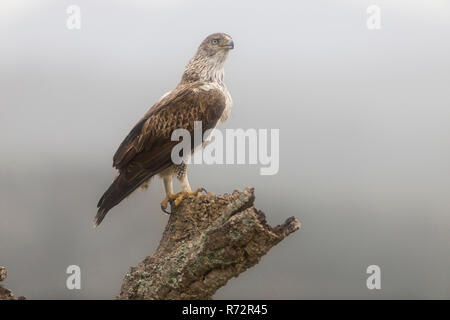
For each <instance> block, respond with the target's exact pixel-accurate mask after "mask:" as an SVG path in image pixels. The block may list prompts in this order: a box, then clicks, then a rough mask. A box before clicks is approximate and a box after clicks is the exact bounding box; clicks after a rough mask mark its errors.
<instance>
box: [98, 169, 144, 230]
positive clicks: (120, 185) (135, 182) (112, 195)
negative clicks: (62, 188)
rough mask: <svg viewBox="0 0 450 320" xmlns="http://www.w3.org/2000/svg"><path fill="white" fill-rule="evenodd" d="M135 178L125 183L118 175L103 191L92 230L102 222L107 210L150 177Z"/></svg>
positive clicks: (124, 179)
mask: <svg viewBox="0 0 450 320" xmlns="http://www.w3.org/2000/svg"><path fill="white" fill-rule="evenodd" d="M136 178H137V179H132V181H127V179H126V178H125V177H123V176H122V175H118V176H117V177H116V179H114V181H113V183H112V184H111V185H110V186H109V188H108V190H106V191H105V193H104V194H103V196H102V197H101V198H100V200H99V201H98V204H97V208H98V211H97V214H96V215H95V218H94V228H95V227H97V226H98V225H99V224H100V223H101V222H102V221H103V219H104V218H105V216H106V214H107V213H108V211H109V210H111V209H112V208H113V207H115V206H116V205H118V204H119V203H120V202H121V201H122V200H123V199H124V198H126V197H127V196H129V195H130V193H132V192H133V191H134V190H136V189H137V188H138V187H139V186H140V185H141V184H142V183H143V182H145V181H146V180H148V179H149V178H150V176H149V175H141V176H139V177H136Z"/></svg>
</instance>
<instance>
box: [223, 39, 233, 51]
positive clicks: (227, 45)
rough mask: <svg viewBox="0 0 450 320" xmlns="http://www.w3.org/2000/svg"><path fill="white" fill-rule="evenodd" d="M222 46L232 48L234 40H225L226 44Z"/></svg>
mask: <svg viewBox="0 0 450 320" xmlns="http://www.w3.org/2000/svg"><path fill="white" fill-rule="evenodd" d="M224 47H225V48H228V49H234V42H233V40H232V39H230V40H229V41H228V42H227V44H226V45H224Z"/></svg>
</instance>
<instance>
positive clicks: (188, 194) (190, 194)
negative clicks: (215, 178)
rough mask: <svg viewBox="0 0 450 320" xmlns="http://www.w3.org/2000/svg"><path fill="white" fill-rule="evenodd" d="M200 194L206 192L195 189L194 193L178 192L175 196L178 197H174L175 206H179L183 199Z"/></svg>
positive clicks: (202, 189) (203, 189) (201, 189)
mask: <svg viewBox="0 0 450 320" xmlns="http://www.w3.org/2000/svg"><path fill="white" fill-rule="evenodd" d="M200 192H206V190H205V188H197V190H195V191H190V192H178V193H177V195H178V197H176V199H175V202H174V204H175V206H178V205H179V204H180V202H181V201H183V199H184V198H187V197H190V196H198V194H199V193H200Z"/></svg>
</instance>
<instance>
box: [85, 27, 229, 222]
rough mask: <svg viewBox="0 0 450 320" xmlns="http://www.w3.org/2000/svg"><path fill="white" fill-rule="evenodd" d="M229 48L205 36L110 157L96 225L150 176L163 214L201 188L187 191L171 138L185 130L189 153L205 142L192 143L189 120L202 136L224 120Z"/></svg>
mask: <svg viewBox="0 0 450 320" xmlns="http://www.w3.org/2000/svg"><path fill="white" fill-rule="evenodd" d="M233 48H234V42H233V40H232V38H231V37H230V36H229V35H227V34H225V33H214V34H211V35H209V36H208V37H206V39H205V40H203V42H202V43H201V44H200V46H199V47H198V49H197V52H196V54H195V55H194V56H193V57H192V59H191V60H190V61H189V63H188V64H187V65H186V67H185V69H184V72H183V75H182V77H181V80H180V82H179V83H178V85H177V86H176V87H175V89H173V90H172V91H170V92H168V93H166V94H164V95H163V96H162V97H161V98H160V99H159V100H158V101H157V102H156V103H155V104H154V105H153V106H152V107H151V108H150V109H149V110H148V111H147V113H145V115H144V116H143V117H142V118H141V119H140V120H139V121H138V122H137V124H136V125H135V126H134V127H133V129H131V131H130V133H129V134H128V135H127V136H126V138H125V139H124V140H123V142H122V143H121V144H120V146H119V148H118V149H117V151H116V153H115V154H114V156H113V167H114V168H115V169H117V171H118V173H117V175H116V177H115V179H114V181H113V182H112V184H111V185H110V187H109V188H108V189H107V190H106V191H105V193H104V194H103V196H102V197H101V198H100V200H99V202H98V205H97V208H98V211H97V215H96V216H95V218H94V226H95V227H96V226H98V225H99V224H100V223H101V222H102V221H103V219H104V218H105V216H106V214H107V213H108V211H109V210H111V209H112V208H113V207H114V206H116V205H117V204H119V203H120V202H121V201H122V200H123V199H124V198H126V197H127V196H129V195H130V194H131V193H132V192H133V191H135V190H136V189H137V188H139V187H143V188H146V187H147V186H148V184H149V183H150V180H151V178H152V177H153V176H155V175H158V176H160V177H161V178H162V180H163V184H164V189H165V193H166V197H165V199H164V200H163V201H162V202H161V209H162V210H163V211H165V212H167V213H169V212H168V211H167V206H168V204H169V203H171V206H172V205H175V206H176V205H178V204H179V203H180V201H181V200H182V199H183V198H184V197H186V196H192V195H198V194H199V193H200V192H201V191H204V189H203V188H198V189H196V190H195V191H194V192H193V191H192V189H191V187H190V185H189V180H188V176H187V164H186V162H185V161H184V162H182V163H180V164H175V163H174V162H173V161H172V158H171V154H172V149H173V148H174V146H176V145H177V143H178V141H172V139H171V136H172V132H173V131H174V130H176V129H185V130H187V131H188V132H189V133H190V136H191V140H192V141H191V154H192V153H193V152H194V150H195V149H197V148H201V147H204V145H205V144H204V143H203V142H197V141H194V122H196V121H200V122H201V128H202V136H203V134H204V133H205V131H206V130H214V129H215V128H216V126H217V125H218V124H219V123H222V122H224V121H225V120H227V118H228V116H229V113H230V110H231V105H232V99H231V96H230V93H229V92H228V90H227V87H226V86H225V83H224V64H225V60H226V59H227V57H228V54H229V51H230V50H231V49H233ZM196 143H197V144H199V143H200V145H196ZM173 177H176V178H177V179H178V180H179V181H180V184H181V188H182V190H181V191H180V192H178V193H177V194H174V191H173V186H172V179H173Z"/></svg>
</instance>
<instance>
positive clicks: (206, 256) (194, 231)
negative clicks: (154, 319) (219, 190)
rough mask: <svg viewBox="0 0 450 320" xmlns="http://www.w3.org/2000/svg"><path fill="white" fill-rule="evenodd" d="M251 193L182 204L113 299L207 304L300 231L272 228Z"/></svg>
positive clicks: (289, 223) (291, 222) (290, 224)
mask: <svg viewBox="0 0 450 320" xmlns="http://www.w3.org/2000/svg"><path fill="white" fill-rule="evenodd" d="M254 200H255V195H254V190H253V188H247V189H245V190H244V191H235V192H233V194H225V195H222V196H216V195H214V194H211V193H208V194H201V195H200V196H191V197H188V198H186V199H184V200H183V201H182V202H181V203H180V204H179V205H178V206H177V207H175V208H174V209H173V212H172V214H171V215H170V217H169V221H168V223H167V226H166V229H165V231H164V234H163V236H162V239H161V241H160V244H159V247H158V249H157V251H156V253H155V254H154V255H152V256H149V257H147V258H145V259H144V260H143V261H142V262H141V263H140V264H139V265H138V266H137V267H135V268H131V270H130V272H129V273H127V274H126V275H125V278H124V280H123V284H122V288H121V292H120V295H119V296H118V297H117V298H118V299H211V298H212V296H213V294H214V293H215V292H216V291H217V289H219V288H220V287H222V286H224V285H225V284H226V283H227V281H228V280H229V279H231V278H232V277H237V276H238V275H239V274H240V273H242V272H244V271H245V270H246V269H248V268H250V267H252V266H254V265H255V264H257V263H258V262H259V260H260V259H261V257H262V256H263V255H265V254H266V253H267V251H268V250H269V249H270V248H272V247H273V246H274V245H276V244H277V243H278V242H280V241H281V240H283V239H284V238H285V237H286V236H288V235H289V234H291V233H292V232H294V231H296V230H297V229H299V228H300V222H299V221H298V220H297V219H296V218H294V217H290V218H289V219H287V220H286V221H285V222H284V223H282V224H281V225H278V226H276V227H271V226H269V225H268V223H267V222H266V218H265V215H264V213H263V212H262V211H260V210H258V209H256V208H255V207H254V206H253V202H254Z"/></svg>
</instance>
